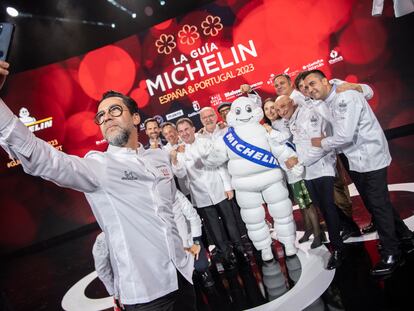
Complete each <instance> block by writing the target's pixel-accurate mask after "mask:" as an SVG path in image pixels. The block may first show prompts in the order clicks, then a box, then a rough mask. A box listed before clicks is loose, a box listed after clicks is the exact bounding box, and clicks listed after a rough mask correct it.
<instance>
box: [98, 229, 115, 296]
mask: <svg viewBox="0 0 414 311" xmlns="http://www.w3.org/2000/svg"><path fill="white" fill-rule="evenodd" d="M109 252H110V251H109V247H108V244H107V243H106V240H105V233H103V232H101V233H99V234H98V236H97V237H96V240H95V243H94V244H93V247H92V255H93V260H94V263H95V270H96V273H97V274H98V277H99V279H100V280H101V281H102V283H103V284H104V285H105V288H106V291H107V292H108V294H109V295H111V296H114V297H115V298H117V299H118V298H119V293H118V288H117V287H115V286H114V285H115V283H114V273H113V271H112V265H111V258H110V255H109Z"/></svg>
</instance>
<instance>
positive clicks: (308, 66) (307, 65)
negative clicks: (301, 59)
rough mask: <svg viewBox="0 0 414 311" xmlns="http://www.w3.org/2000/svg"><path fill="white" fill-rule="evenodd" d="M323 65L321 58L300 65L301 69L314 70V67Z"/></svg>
mask: <svg viewBox="0 0 414 311" xmlns="http://www.w3.org/2000/svg"><path fill="white" fill-rule="evenodd" d="M324 65H325V64H324V62H323V59H318V60H315V61H314V62H312V63H309V64H306V65H304V66H302V69H303V70H314V69H318V68H320V67H323V66H324Z"/></svg>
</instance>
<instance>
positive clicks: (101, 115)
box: [94, 105, 124, 125]
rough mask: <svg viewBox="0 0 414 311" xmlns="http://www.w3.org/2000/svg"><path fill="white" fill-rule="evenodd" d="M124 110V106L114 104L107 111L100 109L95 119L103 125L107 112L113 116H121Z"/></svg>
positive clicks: (98, 123)
mask: <svg viewBox="0 0 414 311" xmlns="http://www.w3.org/2000/svg"><path fill="white" fill-rule="evenodd" d="M123 111H124V109H123V108H122V106H120V105H112V106H111V107H109V108H108V110H106V111H105V110H101V111H99V112H98V113H97V114H96V115H95V118H94V121H95V123H96V124H97V125H101V124H102V123H104V120H105V114H106V112H108V113H109V115H111V116H112V117H119V116H120V115H121V114H122V112H123Z"/></svg>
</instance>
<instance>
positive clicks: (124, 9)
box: [106, 0, 137, 18]
mask: <svg viewBox="0 0 414 311" xmlns="http://www.w3.org/2000/svg"><path fill="white" fill-rule="evenodd" d="M106 1H108V2H109V3H110V4H112V5H113V6H114V7H116V8H118V9H120V10H121V11H124V12H126V13H128V14H129V15H131V17H132V18H136V17H137V14H136V13H134V12H132V11H130V10H129V9H128V8H126V7H124V6H123V5H122V4H120V3H119V2H117V1H115V0H106Z"/></svg>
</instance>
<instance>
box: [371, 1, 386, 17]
mask: <svg viewBox="0 0 414 311" xmlns="http://www.w3.org/2000/svg"><path fill="white" fill-rule="evenodd" d="M383 9H384V0H373V1H372V16H380V15H382V10H383Z"/></svg>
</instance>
